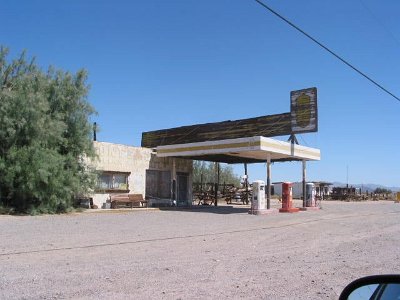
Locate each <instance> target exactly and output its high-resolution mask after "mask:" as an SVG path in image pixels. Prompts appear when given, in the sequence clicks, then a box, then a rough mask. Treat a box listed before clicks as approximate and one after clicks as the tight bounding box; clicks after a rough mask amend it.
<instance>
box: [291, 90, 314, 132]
mask: <svg viewBox="0 0 400 300" xmlns="http://www.w3.org/2000/svg"><path fill="white" fill-rule="evenodd" d="M290 118H291V120H290V122H291V126H292V134H295V133H304V132H315V131H318V110H317V88H309V89H304V90H298V91H292V92H290Z"/></svg>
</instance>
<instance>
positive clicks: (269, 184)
mask: <svg viewBox="0 0 400 300" xmlns="http://www.w3.org/2000/svg"><path fill="white" fill-rule="evenodd" d="M270 208H271V157H268V159H267V209H270Z"/></svg>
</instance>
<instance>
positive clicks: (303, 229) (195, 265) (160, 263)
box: [0, 201, 400, 299]
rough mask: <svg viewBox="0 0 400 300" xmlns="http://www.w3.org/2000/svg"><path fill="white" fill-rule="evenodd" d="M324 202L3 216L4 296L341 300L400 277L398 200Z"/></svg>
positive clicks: (0, 290)
mask: <svg viewBox="0 0 400 300" xmlns="http://www.w3.org/2000/svg"><path fill="white" fill-rule="evenodd" d="M274 205H275V206H276V205H277V203H274ZM322 205H323V209H322V210H320V211H318V212H311V211H308V212H300V213H296V214H275V215H268V216H253V215H248V214H247V208H246V207H243V206H239V205H238V206H233V207H227V206H225V207H218V208H212V207H209V208H200V209H198V208H196V209H191V210H142V211H136V210H135V211H131V210H127V211H122V212H90V213H80V214H72V215H58V216H37V217H27V216H26V217H18V216H0V229H1V230H0V299H58V298H60V299H65V298H68V299H69V298H74V299H98V298H102V299H216V298H219V299H231V298H233V299H237V298H255V299H283V298H286V299H337V298H338V296H339V293H340V292H341V290H342V289H343V288H344V286H345V285H346V284H347V283H349V282H350V281H352V280H353V279H356V278H358V277H361V276H365V275H371V274H384V273H400V204H394V203H393V202H389V201H379V202H361V203H360V202H333V201H332V202H323V204H322Z"/></svg>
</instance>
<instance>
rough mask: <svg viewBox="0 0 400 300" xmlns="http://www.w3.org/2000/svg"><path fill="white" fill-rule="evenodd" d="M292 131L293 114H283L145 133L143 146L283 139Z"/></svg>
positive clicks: (143, 134)
mask: <svg viewBox="0 0 400 300" xmlns="http://www.w3.org/2000/svg"><path fill="white" fill-rule="evenodd" d="M290 132H291V115H290V113H283V114H277V115H269V116H261V117H256V118H250V119H242V120H235V121H223V122H216V123H206V124H197V125H191V126H182V127H176V128H170V129H161V130H156V131H149V132H143V133H142V147H147V148H154V147H157V146H164V145H175V144H186V143H194V142H205V141H217V140H224V139H235V138H241V137H246V136H265V137H273V136H281V135H287V134H289V133H290Z"/></svg>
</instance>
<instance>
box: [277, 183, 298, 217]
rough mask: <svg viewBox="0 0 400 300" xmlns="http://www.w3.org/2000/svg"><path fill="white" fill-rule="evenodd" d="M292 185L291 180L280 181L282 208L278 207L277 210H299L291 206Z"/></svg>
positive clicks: (291, 211)
mask: <svg viewBox="0 0 400 300" xmlns="http://www.w3.org/2000/svg"><path fill="white" fill-rule="evenodd" d="M292 185H293V184H292V183H291V182H284V183H282V208H281V209H279V212H289V213H294V212H298V211H299V208H297V207H292V200H293V199H292Z"/></svg>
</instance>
